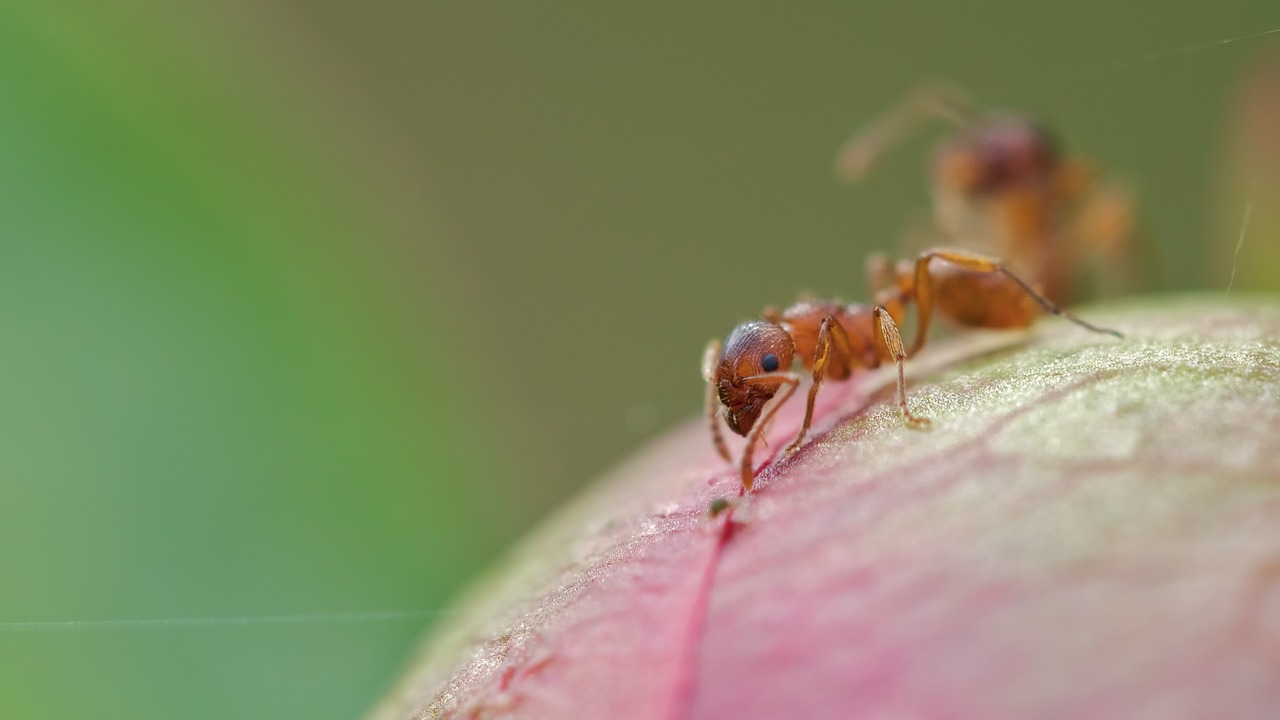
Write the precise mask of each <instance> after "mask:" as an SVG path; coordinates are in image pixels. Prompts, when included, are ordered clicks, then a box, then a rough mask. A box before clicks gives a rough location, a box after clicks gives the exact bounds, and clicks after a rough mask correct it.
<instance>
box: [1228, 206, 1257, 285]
mask: <svg viewBox="0 0 1280 720" xmlns="http://www.w3.org/2000/svg"><path fill="white" fill-rule="evenodd" d="M1251 217H1253V200H1252V199H1250V200H1249V203H1248V204H1247V205H1245V206H1244V221H1243V222H1242V223H1240V238H1239V239H1238V240H1236V254H1235V256H1234V257H1233V258H1232V260H1231V279H1230V280H1228V281H1227V292H1231V286H1232V285H1235V284H1236V270H1237V269H1238V268H1239V267H1240V248H1242V247H1244V234H1245V233H1247V232H1248V231H1249V218H1251Z"/></svg>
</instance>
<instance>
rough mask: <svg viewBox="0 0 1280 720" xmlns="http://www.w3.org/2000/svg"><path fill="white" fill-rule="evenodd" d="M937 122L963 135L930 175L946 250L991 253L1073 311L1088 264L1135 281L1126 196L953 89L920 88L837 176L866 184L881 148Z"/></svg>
mask: <svg viewBox="0 0 1280 720" xmlns="http://www.w3.org/2000/svg"><path fill="white" fill-rule="evenodd" d="M931 118H938V119H942V120H945V121H947V122H949V123H950V124H952V125H954V126H955V127H956V128H957V130H958V131H957V132H956V133H955V134H954V135H952V136H950V137H948V138H946V139H944V140H943V141H942V142H941V143H940V144H939V145H938V147H937V149H936V150H935V151H934V154H933V162H932V169H931V175H932V187H933V195H934V206H933V217H934V222H935V224H936V225H937V228H938V229H939V230H940V231H941V233H942V234H943V236H944V237H945V238H946V239H947V240H946V242H947V244H952V243H955V244H959V245H962V246H965V247H973V248H982V249H984V250H989V251H990V252H991V254H993V255H996V256H998V257H1001V258H1003V259H1004V260H1005V261H1007V262H1008V264H1009V266H1010V267H1011V268H1013V269H1014V270H1016V271H1017V272H1018V273H1020V274H1021V275H1022V276H1023V277H1025V278H1028V279H1030V280H1032V281H1034V282H1035V283H1036V284H1037V285H1038V286H1039V287H1040V288H1041V290H1042V292H1043V294H1044V295H1045V296H1046V297H1048V298H1049V299H1050V300H1052V301H1054V302H1055V303H1059V304H1070V303H1071V301H1072V299H1073V295H1074V292H1073V291H1074V290H1075V289H1076V288H1075V287H1074V284H1075V281H1076V280H1077V278H1079V277H1080V276H1081V275H1083V274H1084V273H1082V267H1083V266H1084V265H1085V264H1086V263H1087V262H1089V261H1100V262H1097V265H1098V269H1099V270H1104V271H1105V272H1104V273H1101V274H1102V277H1100V278H1099V279H1100V280H1104V281H1108V282H1114V281H1116V280H1117V279H1120V280H1124V281H1131V280H1132V279H1133V275H1134V268H1133V265H1132V262H1131V260H1130V259H1129V252H1130V245H1131V239H1132V237H1133V232H1132V225H1133V223H1132V208H1131V203H1130V200H1129V198H1128V197H1127V195H1126V194H1125V193H1124V192H1122V191H1121V190H1120V189H1119V188H1117V187H1113V186H1104V185H1102V184H1101V183H1099V182H1097V181H1096V180H1095V178H1094V173H1093V171H1092V169H1091V168H1090V167H1089V166H1088V165H1087V164H1086V163H1085V162H1083V161H1081V160H1079V159H1078V158H1074V157H1064V156H1063V155H1062V153H1061V152H1060V151H1059V150H1058V147H1057V144H1056V142H1055V141H1054V138H1053V137H1052V135H1051V134H1050V133H1049V132H1048V131H1047V130H1046V129H1045V128H1044V127H1042V126H1040V125H1037V124H1036V123H1034V122H1032V121H1030V120H1028V119H1027V118H1025V117H1022V116H1020V115H1016V114H1013V113H1009V112H989V113H979V112H977V111H976V110H975V109H974V108H973V107H972V104H971V103H970V101H969V100H968V99H967V98H966V97H965V96H964V95H963V94H962V93H960V92H959V91H958V90H955V89H954V88H952V87H950V86H947V85H942V84H929V85H924V86H922V87H920V88H919V89H917V90H916V91H915V92H914V93H912V94H911V95H909V96H908V97H907V98H906V100H904V101H902V102H901V103H900V104H899V105H898V106H896V107H894V108H893V109H892V110H890V111H889V112H887V113H886V114H884V115H883V116H881V117H880V118H879V119H878V120H876V121H874V122H872V123H871V124H870V125H868V126H867V127H865V128H863V129H861V130H859V131H858V132H856V133H854V135H853V136H852V137H850V138H849V139H848V140H847V141H846V142H845V144H844V146H843V147H842V148H841V149H840V151H839V152H838V154H837V156H836V168H835V169H836V174H837V175H839V176H840V177H841V178H842V179H844V180H846V181H848V182H856V181H859V180H861V179H862V178H863V177H864V176H865V175H866V174H867V171H868V169H869V168H870V167H871V165H872V164H873V163H874V162H875V160H876V159H877V158H878V157H879V156H880V155H881V154H882V153H883V152H884V151H885V150H887V149H888V148H889V147H891V146H892V145H894V144H896V143H897V142H899V141H901V140H902V139H903V138H905V137H906V136H907V135H908V134H910V133H911V132H912V131H913V130H914V129H916V128H917V127H918V126H919V125H920V124H921V123H922V122H923V121H925V120H927V119H931ZM930 244H933V243H930ZM872 262H875V263H880V264H883V263H884V260H882V259H879V258H876V259H875V260H873V261H872ZM951 272H953V273H956V274H961V275H972V272H971V271H969V270H962V269H960V268H956V269H954V270H952V271H951ZM954 282H958V283H962V284H963V283H965V282H967V283H969V284H971V285H980V284H982V282H983V281H982V280H981V279H980V278H974V277H970V278H969V279H968V280H967V281H966V280H956V281H954Z"/></svg>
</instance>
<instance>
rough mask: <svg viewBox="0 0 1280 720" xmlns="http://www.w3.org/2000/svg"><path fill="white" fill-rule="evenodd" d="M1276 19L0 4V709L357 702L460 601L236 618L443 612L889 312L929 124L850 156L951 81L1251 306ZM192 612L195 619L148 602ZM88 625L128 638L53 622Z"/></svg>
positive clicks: (341, 707) (27, 713)
mask: <svg viewBox="0 0 1280 720" xmlns="http://www.w3.org/2000/svg"><path fill="white" fill-rule="evenodd" d="M1277 28H1280V13H1277V12H1276V7H1275V3H1274V2H1270V1H1264V0H1259V1H1258V2H1237V3H1171V2H1167V1H1160V2H1156V1H1151V2H1133V3H1127V4H1121V5H1117V4H1116V3H1114V2H1098V1H1086V2H1073V3H1059V4H1057V5H1056V6H1053V7H1046V6H1044V5H1043V4H1029V3H1021V2H1013V1H1012V0H1001V1H1000V2H977V3H953V4H949V5H948V4H942V3H928V4H922V3H900V2H862V3H850V4H844V5H836V4H830V5H827V6H824V7H821V8H808V9H805V10H800V9H796V8H795V7H794V6H789V5H788V6H784V5H778V6H776V7H775V8H773V9H772V10H769V11H764V12H760V13H752V12H747V11H744V10H743V9H742V8H741V7H739V6H738V5H737V4H723V3H722V4H719V5H710V4H702V5H698V6H696V7H695V6H692V5H690V4H665V3H657V4H655V3H636V4H632V6H631V7H620V6H618V5H615V4H607V3H593V2H580V1H579V2H557V3H546V2H544V3H523V4H517V3H503V4H499V3H487V2H475V3H472V2H465V3H464V2H460V3H450V4H439V3H403V2H396V3H389V2H367V3H338V2H332V1H330V0H311V1H310V2H288V1H287V0H251V1H250V0H230V1H228V2H219V3H202V4H197V3H165V2H154V1H147V0H125V1H122V2H114V3H89V2H80V3H75V4H64V3H42V4H36V3H30V4H11V5H6V6H5V7H4V8H2V9H0V403H2V406H0V407H2V408H3V412H0V577H2V578H3V586H4V590H3V592H0V717H15V718H16V717H23V718H64V717H73V716H83V715H85V714H90V715H92V716H94V717H96V718H163V717H184V718H191V719H195V718H248V717H261V718H293V717H298V718H302V717H306V718H350V717H355V716H358V715H359V714H360V713H361V712H363V710H364V709H365V708H367V707H368V706H369V705H370V704H371V703H372V702H373V700H374V699H375V698H376V696H377V695H378V693H379V692H380V691H381V690H382V689H384V688H385V686H386V685H387V684H388V683H389V682H390V681H391V680H392V678H393V677H394V675H395V673H396V670H397V668H398V667H399V666H400V664H401V663H402V662H403V661H404V659H405V658H406V656H407V655H408V653H409V651H410V650H411V648H412V647H413V646H414V644H415V643H416V642H418V639H419V637H420V636H421V634H422V632H423V630H424V629H425V628H426V627H427V626H428V625H429V624H430V622H431V617H430V615H429V613H423V614H418V615H409V616H404V617H399V618H398V619H381V620H372V619H370V620H365V621H346V620H341V619H331V620H328V621H320V620H308V619H307V618H306V617H303V618H300V619H298V621H297V622H281V623H276V622H266V621H264V622H261V623H258V622H254V623H251V624H241V623H237V622H219V621H218V618H238V617H244V616H252V617H260V616H277V615H279V616H310V615H312V614H324V613H348V612H364V611H371V610H397V611H398V610H408V611H417V610H422V611H430V610H432V609H436V608H443V607H445V606H446V605H447V603H448V602H449V600H450V598H451V596H453V595H454V594H455V593H456V592H457V590H458V588H459V587H460V586H461V584H462V583H463V582H465V580H466V579H467V578H468V577H470V576H472V575H474V574H475V573H476V572H478V571H479V570H480V569H481V568H483V567H484V566H485V565H486V564H487V563H489V562H491V561H492V560H493V559H494V558H495V557H496V556H497V555H498V553H500V552H501V550H502V548H504V547H505V546H507V545H509V544H510V543H511V542H513V541H514V540H515V539H516V538H517V537H518V536H519V535H520V534H521V533H523V532H525V531H526V530H527V529H528V528H529V527H530V526H531V525H532V524H533V523H535V522H536V521H537V519H538V518H539V517H541V516H543V515H544V514H545V513H547V512H548V511H549V510H550V509H551V508H553V507H555V506H556V505H557V504H559V503H561V502H563V501H564V499H565V498H566V497H568V496H570V495H571V494H572V493H573V492H574V490H575V489H576V488H578V487H580V486H582V485H583V484H584V483H586V482H588V481H590V480H591V478H592V477H593V476H595V475H597V474H598V473H599V472H601V471H602V470H603V469H604V468H606V467H607V466H609V465H610V464H612V463H613V462H615V461H617V460H618V459H619V458H620V457H622V456H624V455H626V454H627V453H628V452H629V451H631V450H632V449H634V448H637V447H638V446H640V445H642V444H643V443H644V441H645V439H646V438H647V437H649V436H651V435H653V434H655V433H658V432H660V431H662V430H663V429H665V428H668V427H671V426H673V425H674V424H676V423H678V422H680V421H682V420H684V419H686V418H688V417H691V416H693V415H695V414H696V413H697V412H698V411H699V409H700V403H701V380H700V378H699V373H698V361H699V358H700V354H701V350H702V347H703V345H704V344H705V342H706V340H707V339H708V338H709V337H711V336H713V335H720V334H722V333H724V332H725V331H726V330H727V329H728V328H729V327H730V326H732V325H733V324H734V323H736V322H738V321H740V320H742V319H745V318H747V317H748V316H751V315H754V314H755V313H756V312H758V310H759V308H760V307H761V306H763V305H765V304H781V303H785V302H787V301H788V300H790V299H791V298H792V297H793V296H794V295H795V293H796V292H797V291H800V290H810V291H813V292H816V293H820V294H832V295H842V296H844V297H846V298H849V299H856V298H859V297H861V296H862V294H863V293H864V291H865V283H864V281H863V277H862V261H863V258H864V257H865V256H866V254H867V253H868V252H870V251H872V250H884V249H888V250H892V249H893V248H895V247H896V246H897V243H898V238H899V237H900V236H901V234H902V231H903V229H904V228H905V227H906V226H907V225H908V224H910V221H911V219H912V218H917V217H919V216H920V215H921V214H922V213H923V212H924V211H925V210H926V209H927V206H928V200H927V195H926V187H925V185H924V175H923V166H924V158H925V155H926V153H927V151H928V148H929V147H930V145H931V144H932V142H933V141H934V140H935V139H936V137H937V132H936V131H935V132H933V133H924V134H922V135H921V136H920V137H919V138H917V139H914V140H913V141H911V142H908V143H906V144H905V145H904V146H902V147H901V148H900V149H898V150H897V151H896V152H895V153H894V154H893V155H892V156H890V158H888V159H887V160H886V162H885V163H883V164H882V165H881V166H880V168H879V169H878V171H877V172H876V174H875V175H874V176H873V178H872V179H871V180H870V181H868V182H867V183H865V184H863V185H861V186H859V187H857V188H849V187H844V186H841V185H839V184H837V183H836V182H834V181H833V179H832V177H831V173H830V162H831V158H832V155H833V152H834V149H835V148H836V147H837V146H838V145H839V143H840V142H841V141H842V140H843V139H844V137H845V136H846V135H847V133H848V132H849V131H850V130H851V129H852V128H854V127H856V126H858V125H859V124H861V123H862V122H864V121H866V120H867V119H869V118H871V117H873V116H875V115H877V114H878V113H880V112H881V111H883V110H884V109H886V108H887V107H889V106H890V105H891V104H893V103H894V102H896V101H897V100H899V99H900V98H901V97H902V96H903V95H904V94H905V93H906V92H907V91H908V90H909V89H910V88H911V87H913V86H914V85H915V84H916V83H918V82H919V81H921V80H923V79H929V78H946V79H950V80H952V81H954V82H956V83H958V84H959V85H960V86H962V87H964V88H966V89H967V90H968V91H969V92H971V93H972V94H973V96H974V97H975V98H976V99H977V100H979V101H980V102H981V103H983V104H987V105H991V106H1001V107H1013V108H1018V109H1021V110H1024V111H1026V112H1028V113H1030V114H1032V115H1034V116H1037V117H1040V118H1043V119H1044V120H1046V121H1047V122H1049V123H1050V124H1052V125H1053V126H1054V127H1055V128H1056V129H1057V130H1058V131H1059V132H1060V134H1061V135H1062V136H1063V137H1064V138H1065V139H1066V141H1067V144H1068V146H1069V147H1071V148H1073V149H1076V150H1079V151H1080V152H1081V153H1083V154H1085V155H1087V156H1088V157H1090V158H1093V159H1094V160H1095V161H1097V162H1098V163H1099V164H1100V165H1102V166H1103V167H1105V168H1106V169H1107V171H1108V173H1109V175H1110V176H1111V177H1113V178H1114V179H1117V180H1119V181H1123V182H1124V183H1126V184H1128V185H1129V187H1130V188H1132V190H1133V191H1134V192H1135V193H1136V196H1137V198H1138V199H1139V201H1140V204H1141V208H1142V212H1141V220H1142V223H1143V227H1144V230H1145V232H1146V234H1147V236H1148V237H1149V238H1150V243H1151V247H1152V248H1153V252H1152V254H1151V259H1150V262H1151V268H1152V285H1153V287H1152V288H1150V289H1157V290H1177V289H1186V288H1217V289H1221V288H1223V287H1224V285H1225V282H1226V277H1227V274H1228V273H1229V271H1230V267H1231V263H1230V261H1231V258H1232V257H1233V255H1232V253H1233V249H1234V247H1235V245H1236V240H1237V232H1238V228H1239V224H1240V221H1241V217H1242V212H1243V210H1244V208H1245V207H1246V205H1247V203H1248V202H1249V201H1250V200H1254V201H1255V204H1256V207H1257V210H1256V212H1255V213H1254V216H1253V219H1252V222H1253V228H1254V231H1252V232H1253V235H1251V237H1253V238H1254V239H1253V240H1250V241H1249V242H1248V243H1247V245H1246V246H1245V249H1244V252H1245V255H1244V257H1246V258H1250V257H1253V258H1258V257H1264V256H1261V255H1250V253H1255V252H1261V253H1265V252H1267V248H1272V252H1274V247H1275V245H1276V229H1277V228H1278V227H1280V222H1278V221H1277V219H1276V215H1275V213H1274V211H1272V210H1268V209H1267V208H1272V207H1275V206H1276V204H1275V203H1268V202H1264V201H1265V200H1266V199H1267V196H1266V194H1265V193H1266V192H1267V190H1266V188H1265V187H1264V188H1263V190H1259V185H1258V183H1257V182H1254V181H1252V180H1250V181H1248V182H1245V181H1242V180H1241V177H1242V171H1241V170H1240V168H1241V167H1242V166H1243V165H1245V164H1247V162H1243V161H1242V160H1241V158H1242V157H1244V158H1247V157H1249V156H1250V152H1249V148H1250V147H1251V143H1252V142H1254V141H1255V140H1257V137H1251V136H1249V133H1254V134H1255V135H1258V134H1261V135H1267V134H1268V133H1270V132H1271V131H1270V130H1269V128H1272V127H1280V126H1276V125H1274V124H1269V123H1270V120H1273V119H1274V117H1275V116H1273V115H1268V114H1267V113H1268V112H1273V110H1268V108H1269V107H1270V108H1274V107H1275V105H1274V104H1272V105H1268V104H1267V102H1268V101H1267V100H1266V97H1268V95H1267V94H1268V92H1271V93H1272V94H1271V95H1270V97H1272V98H1274V97H1275V94H1274V93H1275V92H1280V80H1277V79H1278V78H1280V70H1277V71H1275V72H1270V71H1259V70H1257V68H1258V67H1259V66H1258V65H1257V63H1258V58H1259V57H1260V56H1261V55H1262V54H1263V53H1264V50H1265V49H1266V48H1267V47H1268V45H1269V44H1272V45H1273V44H1274V43H1273V42H1271V41H1273V40H1275V39H1277V38H1280V34H1277V35H1272V36H1259V34H1261V33H1265V32H1267V31H1271V30H1274V29H1277ZM1233 38H1240V39H1238V40H1234V41H1231V42H1223V41H1225V40H1229V39H1233ZM1250 73H1252V77H1253V78H1254V79H1253V80H1252V81H1251V82H1252V85H1251V87H1252V88H1253V89H1252V90H1249V91H1244V90H1242V89H1241V88H1242V87H1243V86H1242V83H1243V82H1244V81H1243V78H1245V77H1246V76H1248V75H1249V74H1250ZM1271 88H1275V89H1274V90H1270V89H1271ZM1259 95H1261V96H1262V97H1263V100H1262V101H1258V100H1257V98H1258V97H1259ZM1246 96H1247V97H1246ZM1250 98H1252V99H1250ZM1251 102H1252V103H1253V105H1249V103H1251ZM1242 103H1243V104H1245V105H1248V106H1250V107H1254V106H1257V107H1261V108H1262V109H1260V110H1257V111H1256V113H1255V115H1259V116H1260V117H1261V118H1262V119H1261V120H1258V119H1257V118H1254V120H1253V121H1250V122H1244V121H1241V120H1240V117H1241V116H1240V115H1239V113H1238V112H1237V110H1235V108H1237V107H1240V106H1241V104H1242ZM1242 128H1244V129H1242ZM1249 128H1252V130H1250V129H1249ZM1233 158H1234V159H1233ZM1242 188H1243V189H1242ZM1258 193H1263V194H1262V195H1259V194H1258ZM1270 197H1271V198H1272V199H1274V198H1275V197H1276V195H1274V194H1273V195H1271V196H1270ZM1268 213H1270V215H1268ZM1268 218H1270V219H1268ZM1268 223H1270V230H1268ZM1272 261H1273V262H1274V257H1273V258H1272ZM1242 268H1244V271H1243V272H1242V273H1241V275H1240V277H1238V278H1237V280H1236V287H1237V288H1239V289H1240V290H1247V289H1251V288H1252V289H1257V288H1259V287H1261V286H1264V285H1265V284H1266V283H1267V282H1274V274H1275V269H1274V265H1268V264H1267V263H1266V262H1263V261H1260V260H1256V259H1255V260H1252V261H1249V262H1246V263H1244V264H1243V265H1242ZM1268 268H1271V269H1268ZM1268 275H1269V276H1270V279H1268ZM164 618H195V619H199V620H200V622H198V623H195V624H191V623H179V624H176V625H173V626H169V625H165V624H149V623H147V622H143V623H141V624H137V625H135V624H131V623H130V622H127V621H133V620H143V621H147V620H156V619H164ZM68 620H88V621H97V620H110V621H126V622H121V623H120V624H118V625H110V626H74V627H67V626H62V625H56V624H55V625H52V626H47V625H35V626H33V625H24V624H23V623H41V622H54V623H56V622H59V621H68Z"/></svg>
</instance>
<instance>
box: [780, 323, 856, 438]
mask: <svg viewBox="0 0 1280 720" xmlns="http://www.w3.org/2000/svg"><path fill="white" fill-rule="evenodd" d="M851 352H852V351H851V350H850V348H849V336H848V335H846V334H845V331H844V328H843V327H841V326H840V323H839V322H838V321H837V320H836V319H835V318H834V317H832V316H830V315H828V316H826V317H825V318H823V319H822V327H821V328H819V330H818V342H817V344H816V345H815V346H814V351H813V385H811V386H809V399H808V402H807V403H806V404H805V409H804V423H803V424H801V425H800V432H799V434H797V435H796V439H795V440H794V441H793V442H792V443H791V444H790V445H788V446H787V449H786V453H787V454H788V455H790V454H791V453H793V452H795V451H796V450H799V449H800V443H802V442H804V436H805V435H806V434H807V433H808V432H809V423H810V422H811V421H812V420H813V403H814V401H815V400H817V398H818V388H819V387H822V381H823V379H824V378H826V375H827V367H828V366H829V365H830V364H831V363H833V362H834V363H838V364H841V365H848V364H849V358H850V355H851Z"/></svg>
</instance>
